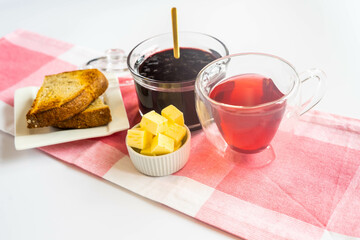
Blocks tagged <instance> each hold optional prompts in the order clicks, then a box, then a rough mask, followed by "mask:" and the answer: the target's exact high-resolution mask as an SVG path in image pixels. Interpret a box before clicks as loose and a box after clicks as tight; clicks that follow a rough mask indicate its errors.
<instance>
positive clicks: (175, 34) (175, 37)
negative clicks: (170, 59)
mask: <svg viewBox="0 0 360 240" xmlns="http://www.w3.org/2000/svg"><path fill="white" fill-rule="evenodd" d="M171 19H172V30H173V41H174V57H175V58H176V59H178V58H180V49H179V40H178V28H177V14H176V8H174V7H173V8H172V9H171Z"/></svg>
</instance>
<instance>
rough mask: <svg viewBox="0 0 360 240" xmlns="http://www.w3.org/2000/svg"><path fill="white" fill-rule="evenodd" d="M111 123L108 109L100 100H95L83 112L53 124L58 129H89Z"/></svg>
mask: <svg viewBox="0 0 360 240" xmlns="http://www.w3.org/2000/svg"><path fill="white" fill-rule="evenodd" d="M110 121H111V114H110V108H109V106H108V105H106V104H105V103H104V102H103V101H102V100H101V98H97V99H95V101H94V102H92V103H91V104H90V106H89V107H87V108H86V109H85V110H84V111H82V112H80V113H78V114H76V115H75V116H73V117H71V118H69V119H66V120H64V121H60V122H57V123H55V124H54V125H53V126H54V127H58V128H64V129H66V128H90V127H98V126H103V125H106V124H108V123H109V122H110Z"/></svg>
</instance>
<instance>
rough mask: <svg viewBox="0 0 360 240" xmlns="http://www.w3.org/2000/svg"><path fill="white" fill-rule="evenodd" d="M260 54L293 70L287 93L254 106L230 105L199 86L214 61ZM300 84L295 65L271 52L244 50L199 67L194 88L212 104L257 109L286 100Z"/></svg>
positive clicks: (214, 62)
mask: <svg viewBox="0 0 360 240" xmlns="http://www.w3.org/2000/svg"><path fill="white" fill-rule="evenodd" d="M248 55H251V56H262V57H267V58H271V59H275V60H277V61H279V62H282V63H285V64H286V65H287V66H289V67H290V69H292V70H293V72H294V73H295V75H296V80H295V81H294V84H293V86H292V87H291V89H290V91H289V92H288V93H287V94H284V96H282V97H281V98H278V99H276V100H274V101H270V102H266V103H262V104H258V105H254V106H239V105H232V104H226V103H221V102H218V101H216V100H214V99H212V98H210V97H209V96H208V94H206V93H205V92H204V91H205V90H204V89H203V88H202V87H201V84H200V78H201V77H202V76H203V74H204V72H205V71H206V70H207V69H209V68H210V67H211V66H213V65H215V64H216V63H218V62H220V61H223V60H228V61H230V60H231V58H234V57H242V56H248ZM299 85H300V78H299V74H298V73H297V71H296V69H295V67H294V66H293V65H292V64H290V63H289V62H288V61H286V60H285V59H283V58H281V57H278V56H276V55H272V54H268V53H260V52H245V53H235V54H230V55H227V56H224V57H221V58H218V59H215V60H214V61H212V62H211V63H209V64H207V65H206V66H205V67H204V68H203V69H201V71H200V72H199V74H198V75H197V77H196V81H195V92H197V91H196V89H199V91H200V93H201V94H202V95H203V96H204V97H205V98H206V99H207V100H208V101H209V102H210V103H212V104H214V105H216V106H221V107H226V108H234V109H243V110H253V109H257V108H263V107H268V106H271V105H274V104H280V103H282V102H284V101H285V100H287V99H288V98H289V97H290V96H291V95H292V94H293V93H294V91H295V90H297V89H298V88H299ZM196 94H198V93H196Z"/></svg>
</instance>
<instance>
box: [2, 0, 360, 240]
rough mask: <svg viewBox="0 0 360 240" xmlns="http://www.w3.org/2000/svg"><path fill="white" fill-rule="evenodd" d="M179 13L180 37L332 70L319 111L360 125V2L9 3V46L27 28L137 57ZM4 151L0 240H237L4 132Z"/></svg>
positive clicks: (5, 7) (5, 19)
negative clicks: (201, 36) (22, 146)
mask: <svg viewBox="0 0 360 240" xmlns="http://www.w3.org/2000/svg"><path fill="white" fill-rule="evenodd" d="M174 6H175V7H177V8H178V23H179V26H178V27H179V30H183V31H185V30H186V31H198V32H204V33H208V34H210V35H213V36H215V37H217V38H219V39H220V40H222V41H223V42H224V43H225V44H226V45H227V46H228V48H229V50H230V53H237V52H249V51H251V52H266V53H271V54H274V55H278V56H280V57H282V58H285V59H287V60H288V61H289V62H290V63H292V64H293V65H294V66H295V68H296V69H297V71H298V72H302V71H305V70H307V69H309V68H314V67H316V68H320V69H322V70H323V71H324V72H325V73H326V74H327V77H328V78H327V83H328V84H327V85H328V87H327V92H326V95H325V97H324V98H323V100H322V102H321V103H320V104H318V105H317V106H316V107H315V108H316V109H317V110H320V111H325V112H330V113H335V114H339V115H344V116H348V117H353V118H358V119H360V66H359V64H360V57H359V54H360V14H359V11H360V1H358V0H343V1H340V0H327V1H325V0H298V1H295V0H253V1H251V0H237V1H235V0H234V1H230V0H222V1H219V0H217V1H213V0H207V1H195V0H191V1H187V0H186V1H165V0H163V1H160V0H149V1H145V0H132V1H125V0H117V1H115V0H113V1H112V0H102V1H95V0H86V1H85V0H83V1H80V0H62V1H60V0H55V1H51V0H36V1H31V0H29V1H26V0H23V1H18V0H0V36H4V35H6V34H8V33H10V32H12V31H14V30H16V29H20V28H21V29H25V30H30V31H34V32H37V33H40V34H42V35H45V36H49V37H52V38H56V39H59V40H63V41H66V42H69V43H73V44H75V45H81V46H84V47H87V48H90V49H94V50H97V51H100V52H104V51H105V50H106V49H108V48H122V49H123V50H125V51H126V52H129V51H130V50H131V49H132V47H134V46H135V45H136V44H137V43H139V42H140V41H142V40H144V39H146V38H149V37H151V36H153V35H157V34H160V33H164V32H170V31H171V16H170V9H171V7H174ZM0 64H1V63H0ZM359 141H360V139H359ZM0 146H1V147H0V239H4V240H8V239H37V240H40V239H41V240H42V239H144V238H146V239H236V238H235V237H233V236H232V235H229V234H227V233H225V232H222V231H221V230H218V229H216V228H213V227H211V226H208V225H206V224H203V223H201V222H199V221H196V220H194V219H192V218H190V217H188V216H186V215H184V214H181V213H179V212H177V211H174V210H172V209H170V208H168V207H166V206H163V205H161V204H158V203H154V202H152V201H149V200H147V199H144V198H142V197H140V196H138V195H136V194H133V193H131V192H129V191H127V190H124V189H123V188H121V187H118V186H116V185H113V184H111V183H109V182H106V181H105V180H102V179H100V178H97V177H94V176H93V175H91V174H88V173H86V172H84V171H82V170H79V169H78V168H76V167H73V166H70V165H68V164H65V163H63V162H61V161H58V160H56V159H53V158H51V157H49V156H47V155H46V154H44V153H42V152H40V151H38V150H26V151H16V150H15V149H14V143H13V137H12V136H10V135H7V134H5V133H2V132H1V133H0Z"/></svg>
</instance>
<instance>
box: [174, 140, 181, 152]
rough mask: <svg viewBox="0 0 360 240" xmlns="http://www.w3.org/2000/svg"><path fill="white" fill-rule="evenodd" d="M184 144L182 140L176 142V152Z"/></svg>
mask: <svg viewBox="0 0 360 240" xmlns="http://www.w3.org/2000/svg"><path fill="white" fill-rule="evenodd" d="M181 146H182V142H179V143H178V144H175V146H174V152H175V151H176V150H178V149H179V148H180V147H181Z"/></svg>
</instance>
